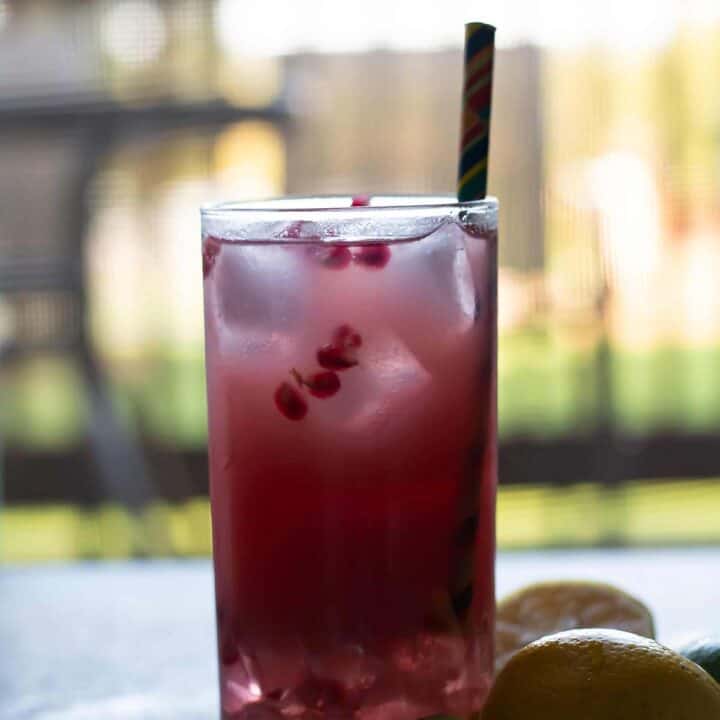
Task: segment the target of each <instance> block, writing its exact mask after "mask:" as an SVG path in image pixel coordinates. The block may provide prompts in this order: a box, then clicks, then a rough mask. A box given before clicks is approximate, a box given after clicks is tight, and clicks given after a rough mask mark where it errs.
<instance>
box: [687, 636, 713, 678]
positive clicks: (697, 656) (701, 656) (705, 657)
mask: <svg viewBox="0 0 720 720" xmlns="http://www.w3.org/2000/svg"><path fill="white" fill-rule="evenodd" d="M680 654H681V655H684V656H685V657H686V658H688V659H689V660H692V661H693V662H694V663H697V664H698V665H699V666H700V667H701V668H702V669H703V670H705V672H706V673H708V675H711V676H712V677H713V678H715V680H717V682H719V683H720V636H717V637H706V638H702V639H701V640H696V641H695V642H693V643H690V644H689V645H686V646H685V647H684V648H682V649H681V650H680Z"/></svg>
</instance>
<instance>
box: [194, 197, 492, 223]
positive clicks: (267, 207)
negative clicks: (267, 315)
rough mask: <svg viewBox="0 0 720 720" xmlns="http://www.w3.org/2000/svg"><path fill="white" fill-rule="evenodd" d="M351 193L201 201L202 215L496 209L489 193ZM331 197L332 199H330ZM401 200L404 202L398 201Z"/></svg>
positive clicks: (333, 213) (328, 213)
mask: <svg viewBox="0 0 720 720" xmlns="http://www.w3.org/2000/svg"><path fill="white" fill-rule="evenodd" d="M352 199H353V196H352V195H336V194H321V195H312V196H310V195H285V196H282V197H278V198H267V199H260V200H240V201H234V200H231V201H221V202H210V203H204V204H203V205H201V206H200V215H201V216H202V217H208V218H209V217H217V216H222V215H224V216H233V215H236V216H243V215H254V216H256V217H260V216H263V215H267V216H268V217H269V216H272V215H275V214H280V215H281V216H284V215H292V214H303V215H311V216H312V215H320V214H322V215H323V216H325V217H333V216H340V215H342V216H347V214H348V213H352V214H353V215H355V214H356V213H357V214H377V213H382V212H387V213H392V214H396V213H402V212H412V213H422V212H423V211H426V212H432V211H435V212H442V211H445V212H447V211H452V210H457V211H462V210H481V211H482V210H484V211H486V212H488V211H489V212H493V211H494V212H497V209H498V204H499V203H498V200H497V198H496V197H494V196H491V195H488V196H486V197H484V198H481V199H479V200H469V201H463V202H461V201H459V200H458V199H457V197H455V196H453V195H436V194H422V193H415V194H392V195H391V194H379V195H372V196H370V202H371V204H370V205H355V206H353V205H352V204H351V203H352ZM333 201H334V202H333ZM400 201H404V202H400Z"/></svg>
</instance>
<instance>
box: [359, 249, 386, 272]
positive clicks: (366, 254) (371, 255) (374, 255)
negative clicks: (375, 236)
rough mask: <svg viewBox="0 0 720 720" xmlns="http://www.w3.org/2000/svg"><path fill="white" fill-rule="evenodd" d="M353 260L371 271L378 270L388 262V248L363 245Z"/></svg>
mask: <svg viewBox="0 0 720 720" xmlns="http://www.w3.org/2000/svg"><path fill="white" fill-rule="evenodd" d="M353 260H354V261H355V262H356V263H358V264H360V265H364V266H365V267H367V268H371V269H373V270H380V269H381V268H384V267H385V266H386V265H387V264H388V263H389V262H390V248H389V247H388V246H387V245H363V246H362V247H361V248H360V251H359V252H357V253H356V254H355V256H354V257H353Z"/></svg>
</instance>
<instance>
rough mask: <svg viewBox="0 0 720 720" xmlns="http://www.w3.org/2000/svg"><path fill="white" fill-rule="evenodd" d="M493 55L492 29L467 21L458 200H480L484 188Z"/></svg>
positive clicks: (493, 36)
mask: <svg viewBox="0 0 720 720" xmlns="http://www.w3.org/2000/svg"><path fill="white" fill-rule="evenodd" d="M494 54H495V28H494V27H493V26H492V25H486V24H485V23H468V24H467V25H466V26H465V82H464V85H463V108H462V128H461V135H460V168H459V170H458V190H457V192H458V200H459V201H460V202H469V201H470V200H480V199H481V198H484V197H485V194H486V191H487V171H488V152H489V149H490V105H491V102H492V77H493V56H494Z"/></svg>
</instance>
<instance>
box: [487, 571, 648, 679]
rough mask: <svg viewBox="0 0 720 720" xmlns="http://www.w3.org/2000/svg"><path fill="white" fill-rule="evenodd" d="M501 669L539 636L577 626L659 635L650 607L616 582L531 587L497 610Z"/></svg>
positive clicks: (498, 664)
mask: <svg viewBox="0 0 720 720" xmlns="http://www.w3.org/2000/svg"><path fill="white" fill-rule="evenodd" d="M495 628H496V629H495V670H496V672H498V671H500V669H501V668H502V667H503V666H504V665H505V663H506V662H507V661H508V660H509V659H510V657H511V656H512V655H513V653H515V652H517V651H518V650H519V649H520V648H521V647H525V645H527V644H529V643H531V642H533V640H537V639H538V638H541V637H544V636H545V635H550V634H552V633H556V632H561V631H562V630H574V629H576V628H611V629H614V630H625V631H627V632H632V633H636V634H637V635H644V636H645V637H649V638H652V637H655V630H654V627H653V620H652V615H651V614H650V611H649V610H648V609H647V608H646V607H645V605H643V604H642V603H641V602H640V601H639V600H637V599H636V598H634V597H631V596H630V595H628V594H627V593H624V592H623V591H622V590H619V589H618V588H616V587H613V586H612V585H605V584H603V583H593V582H582V581H577V582H572V581H561V580H559V581H555V582H544V583H538V584H537V585H529V586H528V587H526V588H523V589H522V590H518V591H517V592H516V593H513V594H512V595H510V596H509V597H507V598H505V599H504V600H503V601H502V602H501V603H500V604H499V605H498V608H497V619H496V626H495Z"/></svg>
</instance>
